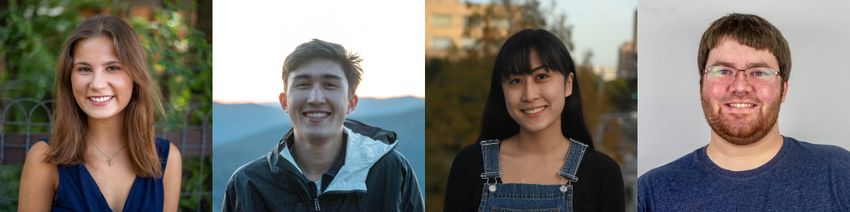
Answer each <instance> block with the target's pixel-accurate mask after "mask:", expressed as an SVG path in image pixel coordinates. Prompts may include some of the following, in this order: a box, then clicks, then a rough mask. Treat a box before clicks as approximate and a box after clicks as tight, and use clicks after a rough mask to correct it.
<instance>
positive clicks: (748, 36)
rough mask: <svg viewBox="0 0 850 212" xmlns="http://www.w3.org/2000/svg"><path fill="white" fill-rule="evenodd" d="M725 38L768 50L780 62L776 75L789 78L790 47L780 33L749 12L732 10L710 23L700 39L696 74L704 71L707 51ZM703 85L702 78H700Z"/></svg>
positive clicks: (785, 80)
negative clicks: (734, 11)
mask: <svg viewBox="0 0 850 212" xmlns="http://www.w3.org/2000/svg"><path fill="white" fill-rule="evenodd" d="M725 38H731V39H735V40H736V41H738V42H739V43H741V44H744V45H747V46H749V47H753V48H755V49H758V50H763V49H767V50H768V51H770V53H772V54H773V56H774V57H776V61H777V62H779V75H780V76H781V77H782V81H783V82H787V81H788V78H789V77H791V50H790V49H789V47H788V41H786V40H785V37H783V36H782V32H780V31H779V29H777V28H776V27H774V26H773V25H772V24H770V22H768V21H767V20H765V19H763V18H761V17H759V16H756V15H752V14H741V13H732V14H729V15H726V16H723V17H722V18H720V19H717V20H716V21H714V23H711V26H709V27H708V29H706V30H705V33H703V34H702V40H700V42H699V56H697V65H698V66H699V74H700V76H702V75H703V74H704V73H703V72H704V71H705V63H706V62H708V53H709V52H710V51H711V49H713V48H714V47H716V46H717V44H718V43H719V42H720V41H722V40H723V39H725ZM700 85H702V77H700Z"/></svg>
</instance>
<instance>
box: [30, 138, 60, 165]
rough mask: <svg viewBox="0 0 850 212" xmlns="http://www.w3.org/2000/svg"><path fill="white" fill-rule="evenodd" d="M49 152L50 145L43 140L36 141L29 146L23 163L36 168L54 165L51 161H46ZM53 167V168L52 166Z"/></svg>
mask: <svg viewBox="0 0 850 212" xmlns="http://www.w3.org/2000/svg"><path fill="white" fill-rule="evenodd" d="M49 153H50V145H48V144H47V142H45V141H44V140H42V141H38V142H36V143H35V144H33V145H32V146H31V147H30V150H29V152H27V157H26V159H25V160H26V161H25V162H24V163H25V165H30V167H33V168H36V169H38V170H48V169H50V168H54V167H56V165H54V164H53V163H51V162H49V161H47V160H46V159H47V155H48V154H49ZM54 169H55V168H54Z"/></svg>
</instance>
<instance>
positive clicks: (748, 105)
mask: <svg viewBox="0 0 850 212" xmlns="http://www.w3.org/2000/svg"><path fill="white" fill-rule="evenodd" d="M729 106H732V107H734V108H746V107H752V106H753V104H749V103H731V104H729Z"/></svg>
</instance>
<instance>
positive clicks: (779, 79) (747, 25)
mask: <svg viewBox="0 0 850 212" xmlns="http://www.w3.org/2000/svg"><path fill="white" fill-rule="evenodd" d="M698 53H699V56H698V65H699V74H700V77H701V78H700V86H701V87H700V93H701V101H702V108H703V113H704V115H705V117H706V120H707V121H708V124H709V125H710V126H711V138H710V140H709V143H708V145H707V146H705V147H703V148H700V149H697V150H696V151H694V152H692V153H690V154H688V155H685V156H683V157H681V158H679V159H677V160H675V161H673V162H671V163H669V164H667V165H664V166H662V167H659V168H656V169H653V170H651V171H649V172H647V173H646V174H644V175H643V176H641V177H640V179H639V180H638V209H639V211H848V210H850V152H848V151H847V150H844V149H841V148H839V147H835V146H829V145H818V144H812V143H808V142H805V141H800V140H797V139H794V138H791V137H786V136H783V135H782V134H781V133H780V131H779V124H778V120H779V118H778V116H779V109H780V106H781V104H782V102H784V101H785V96H786V94H787V93H788V89H789V84H788V79H789V77H790V73H791V53H790V49H789V47H788V43H787V41H786V40H785V38H784V37H783V36H782V34H781V32H780V31H779V30H778V29H777V28H776V27H774V26H773V25H771V24H770V23H769V22H767V21H766V20H764V19H762V18H761V17H758V16H755V15H749V14H737V13H735V14H730V15H727V16H725V17H722V18H720V19H718V20H716V21H715V22H714V23H712V25H711V26H710V27H709V28H708V29H707V30H706V31H705V33H704V34H703V36H702V40H701V41H700V47H699V52H698Z"/></svg>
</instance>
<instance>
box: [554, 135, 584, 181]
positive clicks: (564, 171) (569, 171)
mask: <svg viewBox="0 0 850 212" xmlns="http://www.w3.org/2000/svg"><path fill="white" fill-rule="evenodd" d="M585 150H587V145H586V144H583V143H581V142H578V141H576V140H573V139H570V150H569V152H568V153H567V160H566V161H564V166H563V167H561V171H559V172H558V174H559V175H561V177H564V178H566V179H567V180H568V181H570V182H576V181H578V177H577V176H576V172H578V167H579V165H580V164H581V159H582V157H584V151H585Z"/></svg>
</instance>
